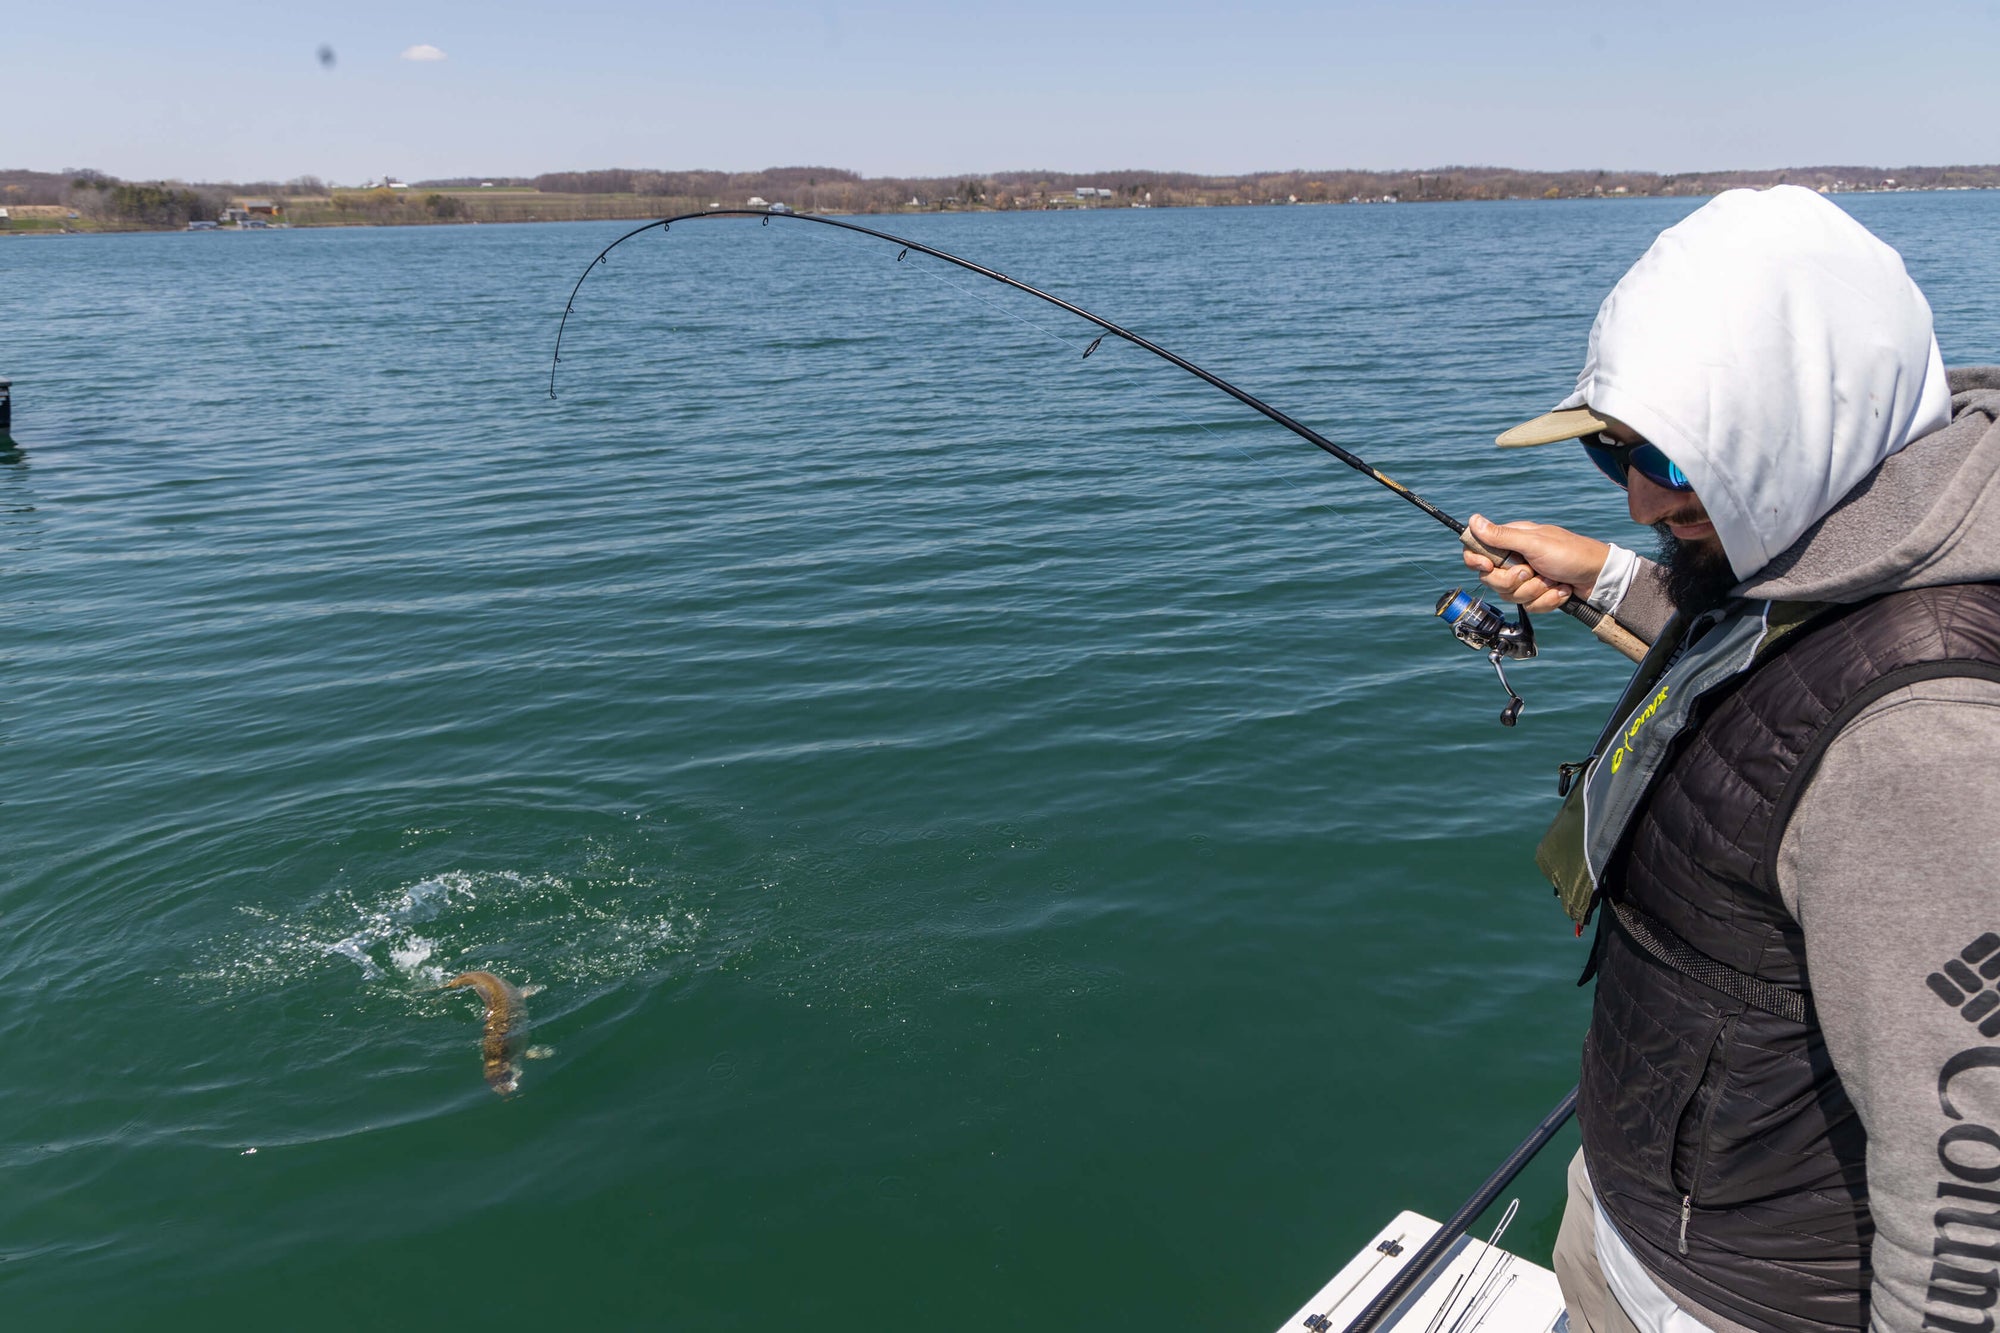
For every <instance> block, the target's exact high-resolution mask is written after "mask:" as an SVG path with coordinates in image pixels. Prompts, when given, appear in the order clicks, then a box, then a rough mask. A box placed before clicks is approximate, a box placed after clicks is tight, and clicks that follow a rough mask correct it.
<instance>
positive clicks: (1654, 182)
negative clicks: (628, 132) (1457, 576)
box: [421, 165, 2000, 213]
mask: <svg viewBox="0 0 2000 1333" xmlns="http://www.w3.org/2000/svg"><path fill="white" fill-rule="evenodd" d="M483 179H485V180H490V181H491V182H492V183H493V184H494V185H495V186H506V187H512V188H516V189H520V188H527V189H533V190H538V191H540V192H542V193H544V194H591V195H632V196H637V197H641V198H651V199H660V200H674V201H679V202H683V203H687V204H689V205H690V206H691V207H694V208H701V207H705V206H707V205H708V204H722V205H725V206H730V205H734V206H740V205H742V204H744V203H745V202H747V201H748V200H749V199H750V198H751V197H753V196H754V197H757V198H762V199H766V200H769V201H772V202H782V203H785V204H787V205H789V206H790V207H793V208H800V209H818V210H823V211H827V212H855V213H871V212H891V211H899V210H907V209H909V208H911V207H913V206H914V207H917V208H928V209H949V208H977V207H990V208H1044V207H1052V206H1064V205H1069V204H1075V203H1078V202H1085V203H1088V202H1113V203H1118V204H1132V203H1151V204H1154V205H1156V206H1161V207H1172V206H1191V205H1227V204H1266V203H1289V202H1293V201H1296V202H1299V203H1348V202H1361V201H1380V200H1383V199H1394V200H1396V201H1398V202H1406V203H1416V202H1427V201H1446V200H1466V199H1575V198H1593V197H1597V196H1631V195H1639V196H1658V195H1710V194H1715V193H1718V192H1720V191H1722V190H1727V189H1732V188H1735V187H1737V186H1751V187H1761V186H1768V185H1777V184H1781V183H1790V184H1794V185H1803V186H1806V187H1807V188H1809V189H1820V188H1822V187H1823V188H1825V189H1827V190H1829V191H1844V190H1879V189H1894V188H1902V189H1918V190H1928V189H1944V188H1953V187H1959V188H1977V189H1992V188H1996V187H2000V165H1987V166H1945V167H1869V166H1852V167H1842V166H1829V167H1794V168H1785V169H1779V170H1771V171H1710V172H1690V173H1679V174H1673V175H1667V174H1661V173H1658V172H1643V171H1522V170H1516V169H1512V168H1506V167H1461V166H1452V167H1440V168H1437V169H1436V170H1431V171H1348V170H1324V171H1273V172H1258V173H1252V174H1248V175H1241V176H1202V175H1196V174H1193V173H1188V172H1159V171H1099V172H1089V173H1076V172H1035V171H1003V172H997V173H994V174H992V175H986V176H971V177H966V176H943V177H936V176H930V177H897V176H877V177H864V176H860V175H857V174H856V173H854V172H852V171H844V170H841V169H839V168H836V167H773V168H771V169H768V170H765V171H751V172H723V171H653V170H641V169H635V168H624V167H615V168H606V169H603V170H599V171H561V172H551V173H549V174H547V175H542V176H530V177H507V178H499V177H488V178H483ZM479 183H481V181H480V180H475V179H473V178H462V179H460V180H453V181H426V182H422V183H421V184H422V185H427V186H431V187H434V188H448V187H463V186H467V185H474V184H479ZM1086 187H1089V188H1092V189H1094V190H1100V191H1102V190H1108V191H1109V192H1110V193H1109V195H1108V197H1107V196H1100V195H1096V194H1093V195H1091V196H1090V197H1089V198H1088V199H1086V200H1082V201H1079V200H1078V198H1077V193H1076V192H1077V191H1078V190H1079V189H1082V188H1086Z"/></svg>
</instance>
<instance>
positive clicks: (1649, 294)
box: [1560, 185, 1950, 579]
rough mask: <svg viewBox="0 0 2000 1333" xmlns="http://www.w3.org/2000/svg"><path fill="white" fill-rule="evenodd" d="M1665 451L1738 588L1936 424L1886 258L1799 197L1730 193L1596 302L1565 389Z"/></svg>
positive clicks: (1928, 357) (1898, 284) (1575, 401)
mask: <svg viewBox="0 0 2000 1333" xmlns="http://www.w3.org/2000/svg"><path fill="white" fill-rule="evenodd" d="M1586 404H1588V405H1589V406H1590V407H1591V408H1592V409H1593V410H1595V411H1596V412H1598V413H1600V414H1602V415H1605V416H1610V417H1615V418H1617V419H1618V420H1619V421H1622V422H1624V423H1625V424H1626V425H1628V426H1630V427H1632V428H1633V429H1634V430H1636V431H1638V432H1639V434H1641V435H1643V436H1644V437H1645V438H1646V439H1648V440H1650V441H1652V442H1653V443H1654V444H1656V445H1658V446H1659V447H1660V448H1661V449H1662V450H1663V451H1665V453H1666V455H1667V457H1669V458H1671V459H1672V460H1673V461H1674V462H1676V463H1678V464H1679V465H1680V467H1681V470H1682V471H1683V472H1685V473H1686V474H1687V476H1688V479H1689V480H1690V481H1691V482H1693V483H1694V488H1695V493H1696V494H1698V495H1699V496H1700V497H1701V499H1702V503H1703V504H1704V506H1706V508H1707V510H1708V514H1709V518H1710V519H1711V520H1712V521H1713V522H1714V523H1715V531H1716V535H1717V537H1719V538H1720V539H1721V542H1722V549H1723V550H1724V551H1725V552H1726V553H1727V554H1728V556H1729V563H1730V565H1731V566H1732V567H1733V568H1734V570H1735V572H1736V576H1737V577H1738V578H1740V579H1748V578H1750V577H1751V576H1752V575H1755V574H1756V573H1757V572H1758V571H1759V570H1761V569H1763V568H1764V566H1765V565H1767V564H1768V563H1770V561H1771V560H1772V559H1773V558H1774V557H1776V556H1777V555H1778V554H1779V553H1781V552H1783V551H1785V550H1786V549H1787V548H1789V547H1790V546H1791V545H1792V544H1793V543H1794V542H1796V541H1797V540H1798V538H1799V537H1800V535H1801V534H1802V533H1804V532H1805V530H1806V529H1807V528H1809V527H1811V526H1812V525H1813V524H1814V523H1815V522H1816V521H1817V520H1818V519H1820V518H1821V517H1822V516H1823V515H1825V514H1826V513H1827V511H1828V510H1830V509H1831V508H1832V507H1833V506H1834V504H1835V503H1837V502H1838V501H1839V500H1840V499H1841V497H1842V496H1844V495H1846V494H1847V493H1848V491H1850V490H1851V489H1852V488H1853V487H1854V486H1855V485H1856V483H1858V482H1859V481H1861V479H1862V478H1863V477H1866V476H1868V475H1869V474H1870V473H1871V472H1873V471H1874V470H1875V468H1876V467H1877V466H1878V465H1879V464H1880V463H1881V462H1882V460H1883V459H1885V458H1888V457H1889V456H1890V455H1892V454H1894V453H1895V452H1896V451H1897V450H1899V449H1901V448H1903V446H1904V445H1906V444H1908V443H1909V442H1910V441H1911V440H1914V439H1916V438H1918V437H1920V436H1924V435H1928V434H1930V433H1931V432H1934V431H1936V430H1938V429H1939V428H1940V427H1942V426H1944V425H1945V424H1946V422H1947V421H1948V420H1949V414H1950V392H1949V390H1948V389H1947V388H1946V385H1945V374H1944V363H1943V361H1942V360H1941V359H1940V358H1939V355H1938V346H1937V340H1936V338H1934V337H1933V336H1932V333H1931V308H1930V304H1929V303H1928V302H1927V301H1925V300H1924V297H1923V293H1921V292H1919V291H1918V290H1917V286H1916V284H1915V283H1914V282H1912V281H1911V280H1910V276H1909V274H1908V273H1907V272H1906V271H1905V270H1904V268H1903V261H1902V258H1901V256H1899V255H1898V254H1897V253H1896V252H1895V251H1894V250H1892V249H1890V248H1889V247H1888V246H1887V245H1885V244H1883V243H1882V242H1881V241H1879V240H1877V239H1876V238H1875V237H1874V236H1873V235H1871V234H1870V233H1869V231H1868V229H1867V228H1865V227H1863V226H1862V225H1861V224H1860V223H1858V222H1856V221H1855V220H1854V219H1853V218H1852V217H1849V216H1848V215H1847V214H1846V213H1845V212H1843V211H1842V210H1841V209H1840V208H1839V207H1837V206H1836V205H1834V204H1832V203H1829V202H1828V201H1827V200H1826V199H1824V198H1822V197H1820V196H1819V195H1817V194H1815V193H1813V192H1812V191H1810V190H1805V189H1801V188H1799V187H1798V186H1795V185H1780V186H1777V187H1775V188H1773V189H1769V190H1730V191H1728V192H1727V193H1725V194H1722V195H1718V196H1717V197H1716V198H1715V199H1713V200H1711V201H1709V202H1708V203H1707V204H1705V205H1703V206H1702V207H1701V208H1700V209H1698V210H1696V211H1695V212H1694V213H1692V214H1691V215H1689V216H1688V217H1687V218H1686V219H1685V220H1683V221H1682V222H1680V223H1679V224H1677V225H1676V226H1673V227H1670V228H1668V229H1667V230H1666V231H1664V232H1662V233H1661V234H1660V236H1659V239H1658V240H1656V241H1654V242H1653V245H1652V247H1651V248H1650V249H1648V250H1647V251H1646V253H1645V254H1644V255H1643V256H1642V257H1641V258H1640V260H1639V262H1638V263H1636V264H1634V265H1633V266H1632V268H1631V270H1630V271H1629V272H1627V273H1626V274H1625V276H1624V277H1623V278H1621V279H1620V280H1619V282H1618V285H1617V286H1616V287H1614V288H1613V289H1612V291H1611V294H1610V295H1609V296H1607V297H1605V298H1604V304H1603V305H1602V306H1601V307H1599V309H1598V312H1597V321H1596V323H1594V324H1593V325H1592V326H1591V330H1590V347H1589V351H1588V354H1587V356H1586V358H1585V361H1584V366H1583V371H1582V373H1581V374H1580V375H1578V376H1577V382H1576V392H1574V393H1572V394H1571V395H1570V396H1569V397H1568V398H1566V399H1564V400H1563V402H1562V403H1561V404H1560V407H1563V408H1569V407H1581V406H1584V405H1586Z"/></svg>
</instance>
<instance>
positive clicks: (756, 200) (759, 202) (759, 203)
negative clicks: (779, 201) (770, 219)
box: [744, 194, 770, 208]
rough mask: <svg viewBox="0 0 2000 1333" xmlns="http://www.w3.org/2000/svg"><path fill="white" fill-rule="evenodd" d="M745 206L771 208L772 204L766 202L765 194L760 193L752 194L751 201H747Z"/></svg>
mask: <svg viewBox="0 0 2000 1333" xmlns="http://www.w3.org/2000/svg"><path fill="white" fill-rule="evenodd" d="M744 207H745V208H769V207H770V205H769V204H767V203H765V202H764V196H762V195H760V194H753V195H751V196H750V201H749V202H748V203H746V204H745V205H744Z"/></svg>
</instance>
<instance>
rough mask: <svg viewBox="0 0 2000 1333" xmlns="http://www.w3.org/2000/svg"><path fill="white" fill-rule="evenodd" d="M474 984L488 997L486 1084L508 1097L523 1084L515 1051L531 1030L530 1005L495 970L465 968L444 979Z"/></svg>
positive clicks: (448, 985) (483, 1049)
mask: <svg viewBox="0 0 2000 1333" xmlns="http://www.w3.org/2000/svg"><path fill="white" fill-rule="evenodd" d="M458 987H470V988H471V989H473V990H476V991H478V992H479V998H480V999H482V1000H484V1001H486V1032H485V1035H484V1036H482V1037H481V1038H480V1040H479V1056H480V1063H481V1064H482V1065H484V1066H485V1070H486V1086H487V1087H489V1088H491V1089H493V1091H495V1092H497V1093H499V1094H500V1095H501V1096H503V1097H505V1096H506V1095H507V1094H509V1093H511V1092H513V1091H514V1089H515V1088H516V1087H517V1086H519V1081H520V1074H521V1070H520V1066H519V1065H517V1064H515V1062H514V1055H515V1052H516V1051H517V1050H518V1049H519V1047H520V1042H521V1037H522V1036H523V1035H524V1034H525V1033H526V1032H527V1030H528V1007H527V1005H526V1004H524V1003H523V1002H522V1000H521V992H520V991H518V990H516V989H514V987H512V986H510V985H508V984H507V982H505V981H503V980H502V979H500V978H499V977H496V976H494V975H493V974H492V973H491V972H461V973H459V974H458V975H457V976H455V977H453V978H452V979H451V980H450V981H447V982H445V983H444V988H445V989H446V990H452V989H455V988H458Z"/></svg>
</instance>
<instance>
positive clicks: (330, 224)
mask: <svg viewBox="0 0 2000 1333" xmlns="http://www.w3.org/2000/svg"><path fill="white" fill-rule="evenodd" d="M1728 188H1740V187H1728ZM1996 189H2000V186H1993V185H1948V186H1932V187H1924V186H1903V185H1899V186H1886V187H1884V186H1856V187H1851V188H1848V189H1844V190H1821V191H1820V192H1819V193H1821V194H1826V195H1829V196H1836V195H1843V194H1970V193H1978V192H1983V191H1989V190H1996ZM1721 192H1722V191H1721V190H1716V191H1711V192H1701V193H1696V192H1688V193H1678V192H1677V193H1674V194H1634V193H1622V194H1580V195H1564V196H1561V197H1558V198H1553V199H1551V198H1532V197H1524V196H1515V197H1508V198H1499V199H1478V198H1443V199H1436V198H1433V199H1395V198H1388V197H1384V198H1377V199H1346V200H1331V199H1328V200H1277V201H1271V202H1243V203H1238V202H1229V203H1206V202H1204V203H1158V204H1148V203H1096V204H1093V203H1081V202H1079V203H1075V204H1070V203H1064V204H1042V205H1039V206H1035V207H1014V208H995V207H992V206H990V205H982V204H972V205H964V204H955V205H952V206H946V207H908V206H905V207H899V208H870V209H831V208H824V209H789V210H784V211H787V212H792V213H796V214H800V215H805V216H811V215H817V216H822V217H841V218H859V217H875V218H881V217H899V216H901V217H937V216H945V215H952V214H991V213H1079V212H1125V211H1132V210H1161V211H1165V210H1176V211H1178V210H1191V209H1219V210H1228V209H1244V208H1260V209H1262V208H1368V207H1388V206H1393V205H1397V204H1422V205H1449V204H1505V203H1514V204H1530V205H1532V204H1548V203H1603V204H1617V203H1627V202H1631V201H1634V200H1642V199H1669V198H1671V199H1710V198H1714V197H1715V195H1716V194H1719V193H1721ZM452 193H453V194H460V193H465V192H463V191H453V192H452ZM538 197H540V198H543V199H551V200H570V201H579V202H580V204H581V206H580V207H578V212H579V214H582V213H584V212H588V213H589V216H581V215H579V216H572V217H535V216H526V217H490V218H480V217H467V216H452V217H437V216H432V217H347V218H338V219H335V218H326V217H312V218H311V219H310V220H308V221H298V222H289V221H288V222H279V223H272V224H267V225H265V226H260V227H244V226H229V225H225V226H211V227H203V228H199V229H196V228H192V227H189V226H188V225H186V224H185V223H176V224H171V225H168V224H161V225H157V226H148V225H146V224H144V223H132V222H99V221H96V220H94V219H85V218H75V219H65V220H64V225H62V226H58V227H48V226H36V227H19V226H12V227H7V228H5V229H0V237H23V238H26V237H65V236H120V235H161V234H175V233H185V234H194V233H195V232H196V231H197V230H198V231H200V232H202V233H206V232H211V231H213V232H226V233H236V232H251V231H323V230H336V229H346V228H356V227H482V226H527V225H535V224H541V223H554V222H648V221H657V220H659V219H660V218H663V217H670V216H673V215H674V213H673V212H672V211H670V210H659V209H643V210H642V209H631V210H626V209H619V208H610V209H599V210H593V209H591V208H590V206H589V205H588V203H584V202H581V201H587V200H588V199H589V198H590V197H589V196H576V195H571V196H563V195H541V196H538ZM572 206H573V207H577V205H576V204H573V205H572ZM682 211H685V212H689V213H696V212H705V211H707V210H703V209H686V210H682ZM78 224H82V225H78Z"/></svg>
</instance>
